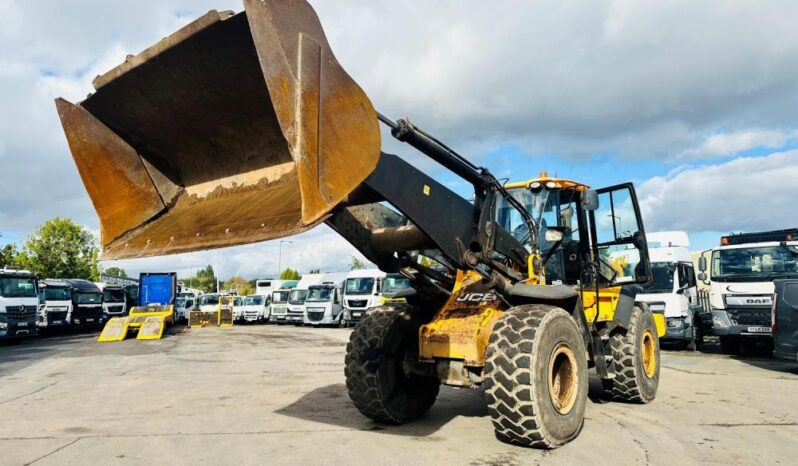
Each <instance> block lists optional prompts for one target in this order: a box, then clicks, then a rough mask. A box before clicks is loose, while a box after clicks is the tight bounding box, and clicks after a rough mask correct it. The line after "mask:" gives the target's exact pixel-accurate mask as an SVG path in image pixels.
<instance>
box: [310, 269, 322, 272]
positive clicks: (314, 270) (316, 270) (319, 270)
mask: <svg viewBox="0 0 798 466" xmlns="http://www.w3.org/2000/svg"><path fill="white" fill-rule="evenodd" d="M308 273H321V269H310V272H308Z"/></svg>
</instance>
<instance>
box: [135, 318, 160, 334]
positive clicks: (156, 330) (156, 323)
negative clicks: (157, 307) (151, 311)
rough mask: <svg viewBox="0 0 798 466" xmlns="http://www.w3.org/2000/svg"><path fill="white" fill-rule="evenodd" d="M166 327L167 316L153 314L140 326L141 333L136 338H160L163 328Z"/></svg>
mask: <svg viewBox="0 0 798 466" xmlns="http://www.w3.org/2000/svg"><path fill="white" fill-rule="evenodd" d="M164 327H166V317H164V316H152V317H147V318H146V319H145V320H144V323H142V324H141V327H139V334H138V335H136V340H160V338H161V336H163V330H164Z"/></svg>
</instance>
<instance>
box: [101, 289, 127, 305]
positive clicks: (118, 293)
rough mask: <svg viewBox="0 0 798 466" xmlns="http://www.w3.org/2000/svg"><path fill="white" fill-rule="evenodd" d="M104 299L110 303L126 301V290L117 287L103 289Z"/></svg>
mask: <svg viewBox="0 0 798 466" xmlns="http://www.w3.org/2000/svg"><path fill="white" fill-rule="evenodd" d="M103 299H104V300H105V301H106V302H108V303H124V302H125V290H121V289H115V290H109V289H107V288H106V289H105V290H103Z"/></svg>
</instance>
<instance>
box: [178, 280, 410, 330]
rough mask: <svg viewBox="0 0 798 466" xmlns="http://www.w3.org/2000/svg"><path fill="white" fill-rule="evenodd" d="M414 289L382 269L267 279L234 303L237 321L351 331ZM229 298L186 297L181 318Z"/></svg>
mask: <svg viewBox="0 0 798 466" xmlns="http://www.w3.org/2000/svg"><path fill="white" fill-rule="evenodd" d="M410 289H411V286H410V280H409V279H408V278H407V277H404V276H402V275H400V274H386V273H385V272H382V271H380V270H376V269H363V270H353V271H351V272H340V273H313V274H306V275H304V276H303V277H302V278H301V279H300V280H276V279H261V280H257V281H256V286H255V293H254V294H252V295H248V296H235V297H233V320H234V322H237V323H276V324H296V325H302V324H305V325H316V326H321V325H326V326H349V325H354V324H355V323H357V322H358V321H359V320H360V319H361V318H362V317H363V315H364V314H365V312H366V311H367V310H368V309H370V308H372V307H376V306H380V305H382V304H385V303H386V302H397V301H402V300H403V299H404V298H403V295H404V294H406V293H408V292H409V290H410ZM223 296H224V295H223V294H219V293H207V294H202V295H199V294H197V293H192V292H182V293H180V294H179V295H178V298H177V301H176V303H175V306H176V313H177V318H178V319H179V320H182V321H186V320H187V319H188V315H189V312H191V311H194V310H200V311H205V312H207V311H212V310H213V309H215V308H216V307H217V306H218V304H219V300H220V299H222V297H223Z"/></svg>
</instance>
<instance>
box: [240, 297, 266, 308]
mask: <svg viewBox="0 0 798 466" xmlns="http://www.w3.org/2000/svg"><path fill="white" fill-rule="evenodd" d="M244 306H263V296H247V297H246V298H244Z"/></svg>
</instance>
